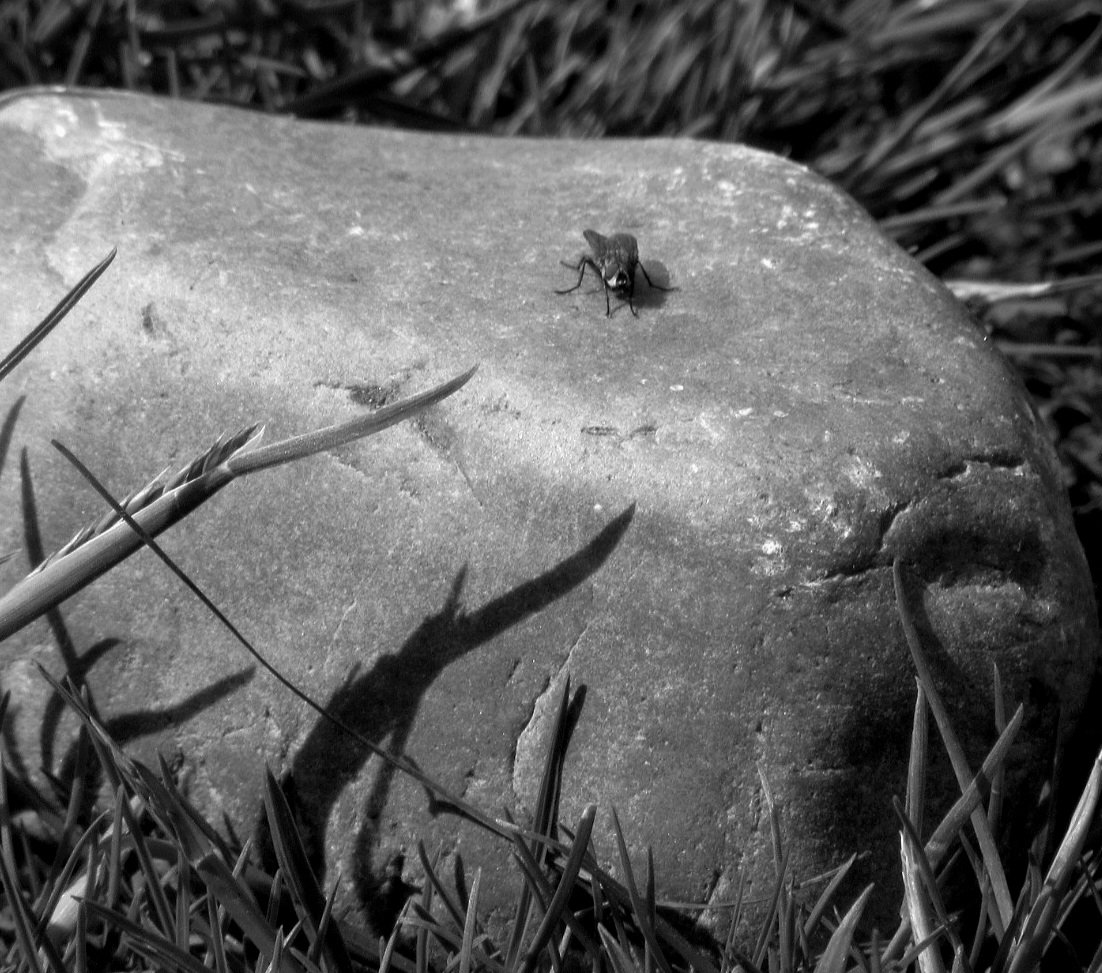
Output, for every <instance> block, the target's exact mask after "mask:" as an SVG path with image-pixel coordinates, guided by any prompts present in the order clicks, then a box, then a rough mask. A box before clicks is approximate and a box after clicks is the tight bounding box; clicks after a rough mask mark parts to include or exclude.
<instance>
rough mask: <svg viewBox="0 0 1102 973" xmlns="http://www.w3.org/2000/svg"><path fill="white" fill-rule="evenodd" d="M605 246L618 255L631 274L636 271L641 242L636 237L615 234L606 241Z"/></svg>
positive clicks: (628, 234)
mask: <svg viewBox="0 0 1102 973" xmlns="http://www.w3.org/2000/svg"><path fill="white" fill-rule="evenodd" d="M602 239H605V238H603V237H602ZM605 244H606V246H608V248H609V250H610V251H612V252H613V253H615V254H616V256H617V257H618V258H619V260H620V263H621V264H623V266H624V269H625V270H627V271H628V272H629V273H630V272H631V271H633V270H634V269H635V265H636V264H637V263H639V242H638V241H637V240H636V239H635V237H633V236H632V235H631V234H630V233H613V234H612V236H611V237H609V238H607V239H605Z"/></svg>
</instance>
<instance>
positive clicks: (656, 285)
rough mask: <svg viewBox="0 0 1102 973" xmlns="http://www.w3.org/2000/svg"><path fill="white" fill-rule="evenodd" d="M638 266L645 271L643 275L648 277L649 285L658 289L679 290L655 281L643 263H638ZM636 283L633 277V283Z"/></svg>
mask: <svg viewBox="0 0 1102 973" xmlns="http://www.w3.org/2000/svg"><path fill="white" fill-rule="evenodd" d="M636 266H638V268H639V269H640V270H641V271H643V276H644V277H646V278H647V287H653V288H654V289H655V290H656V291H675V290H677V288H676V287H663V286H662V285H661V284H656V283H654V281H652V280H651V279H650V274H648V273H647V268H646V267H644V266H643V265H642V264H641V263H640V264H637V265H636ZM634 283H635V280H634V279H633V280H632V284H634Z"/></svg>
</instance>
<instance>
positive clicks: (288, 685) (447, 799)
mask: <svg viewBox="0 0 1102 973" xmlns="http://www.w3.org/2000/svg"><path fill="white" fill-rule="evenodd" d="M469 374H470V373H468V377H469ZM55 445H57V447H58V448H59V449H60V450H61V452H62V453H63V454H64V455H65V456H66V458H67V459H68V460H69V462H71V463H72V464H73V465H74V466H75V467H76V468H77V469H78V470H79V471H80V473H81V474H82V475H83V476H84V477H85V478H86V479H88V481H89V482H90V483H91V484H92V486H93V487H94V488H95V490H96V492H97V493H99V494H100V496H101V497H102V498H103V499H104V500H105V501H106V502H107V503H108V504H109V505H110V506H111V507H113V508H114V510H115V512H116V513H117V514H118V515H119V516H120V517H121V518H122V519H123V521H125V523H126V524H127V525H128V526H129V527H130V528H131V530H133V531H134V532H135V533H136V534H137V535H138V536H139V537H140V538H141V540H142V542H143V543H145V545H146V546H147V547H149V549H150V550H151V551H153V553H154V554H156V555H157V557H159V558H160V559H161V561H162V562H163V563H164V564H165V565H166V566H167V567H168V568H169V570H171V571H172V572H173V574H175V575H176V576H177V577H178V578H179V579H180V580H181V581H182V582H183V583H184V584H185V585H186V586H187V588H188V590H190V591H191V592H192V594H194V595H195V596H196V597H197V598H198V599H199V600H200V601H201V602H202V603H203V604H204V605H205V606H206V608H207V609H208V610H209V611H210V612H211V613H212V614H214V616H215V617H216V618H218V620H219V621H220V622H221V623H222V624H223V626H224V627H225V628H226V629H227V631H229V632H230V634H232V635H233V636H234V638H236V639H237V640H238V642H240V643H241V645H242V646H244V648H245V650H246V651H247V652H249V654H250V655H252V657H253V658H254V659H255V660H256V661H257V662H258V663H259V664H260V665H261V666H262V667H263V668H264V669H265V670H266V671H267V672H268V673H269V674H270V675H272V676H273V677H274V678H275V679H276V680H277V681H278V682H279V683H280V685H282V686H283V687H284V688H285V689H287V690H288V692H290V693H292V694H293V695H294V696H295V697H297V698H298V699H300V700H301V701H302V702H304V703H306V705H307V706H309V707H310V708H311V709H313V710H314V712H316V713H317V714H318V715H319V716H320V717H322V719H324V720H327V721H328V722H330V723H331V724H332V725H333V726H335V727H336V728H337V729H339V730H340V731H341V732H343V733H346V734H348V736H349V737H350V738H351V739H353V740H355V741H356V742H357V743H359V744H360V745H361V746H363V747H365V748H366V749H367V750H368V751H369V752H371V753H373V754H375V755H376V756H378V757H379V758H381V759H382V760H384V761H386V762H387V763H388V764H390V765H391V766H393V767H394V768H395V769H396V770H400V771H401V772H402V773H404V774H406V775H408V776H410V777H412V778H413V779H414V780H416V781H417V782H418V783H419V784H421V785H422V786H424V787H425V788H427V789H428V790H429V791H430V792H431V793H432V794H433V795H434V796H435V798H436V800H437V801H438V802H440V803H444V804H447V805H449V806H451V807H453V808H455V810H456V811H457V812H458V813H460V814H462V815H463V816H464V817H467V818H468V819H469V820H471V821H473V822H475V823H477V824H480V825H482V826H483V827H484V828H486V829H487V830H489V831H492V832H493V833H495V834H497V835H499V836H500V837H503V838H506V839H508V838H509V837H510V836H511V834H512V833H513V830H514V829H513V827H511V826H510V825H509V824H508V823H507V822H505V821H501V820H498V819H496V818H492V817H490V816H489V815H488V814H486V813H484V812H483V811H481V810H479V809H478V808H476V807H475V806H474V805H472V804H470V803H469V802H467V801H465V800H464V799H463V798H460V797H458V796H456V795H453V794H451V792H450V791H449V790H448V789H447V788H446V787H444V786H443V785H442V784H439V783H437V782H436V781H435V780H433V779H432V778H431V777H430V776H429V775H428V774H426V773H425V772H424V771H422V770H421V769H420V768H419V767H418V766H417V765H416V764H415V763H413V761H412V760H410V759H409V758H408V757H405V756H402V755H398V754H392V753H390V751H388V750H386V749H384V748H383V747H380V746H379V745H378V744H376V743H374V742H373V741H371V740H369V739H368V738H367V737H365V736H364V735H363V734H362V733H360V732H359V731H358V730H356V729H354V728H353V727H351V726H349V725H348V724H346V723H345V722H344V721H343V720H340V719H338V718H337V717H335V716H333V715H332V714H331V713H330V712H329V711H328V710H326V709H325V707H323V706H322V705H321V704H320V703H318V702H316V701H315V700H314V699H313V698H312V697H310V696H309V695H308V694H307V693H306V692H305V691H304V690H302V689H300V688H299V687H298V686H297V685H296V684H295V683H293V682H292V681H291V680H290V679H288V678H287V677H286V676H284V675H283V674H282V673H281V672H279V670H277V669H276V668H275V666H273V665H272V664H271V663H270V662H269V661H268V660H267V659H266V658H265V657H264V655H263V654H262V653H261V652H260V651H259V649H257V648H256V647H255V646H253V644H252V643H251V642H250V641H249V640H248V639H246V638H245V636H244V635H243V634H242V633H241V632H240V631H239V630H238V629H237V627H236V626H235V625H234V624H233V623H232V622H231V621H230V620H229V618H228V617H227V616H226V615H225V613H224V612H222V611H221V609H219V608H218V606H217V605H215V604H214V602H213V601H212V600H211V599H210V598H209V597H208V596H207V595H206V593H205V592H203V591H202V590H201V589H200V588H199V586H198V585H197V584H196V583H195V582H194V581H193V580H192V579H191V578H190V577H189V576H188V575H187V574H186V573H185V572H184V570H183V569H182V568H180V566H179V565H177V564H176V562H175V561H174V560H173V559H172V558H171V557H169V555H168V554H167V553H166V552H165V551H164V549H163V548H161V546H160V545H159V544H158V543H157V542H156V541H155V540H154V539H153V537H152V536H150V534H149V533H148V532H147V531H146V530H145V529H144V527H142V526H141V524H139V523H138V522H137V521H136V520H135V519H134V518H133V517H132V516H131V515H130V514H129V513H127V511H126V510H124V509H123V508H122V507H121V506H120V505H119V503H118V502H117V501H116V500H115V498H114V497H112V496H111V494H110V493H109V492H108V491H107V490H106V489H105V488H104V487H103V485H102V484H101V483H100V482H99V481H98V480H97V479H96V477H95V476H94V475H93V474H92V473H91V471H89V470H88V468H87V467H86V466H84V464H83V463H81V462H80V460H78V459H77V458H76V457H75V456H74V455H73V454H72V453H71V452H69V450H67V449H66V448H65V447H63V446H61V445H60V444H55Z"/></svg>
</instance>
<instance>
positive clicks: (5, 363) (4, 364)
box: [0, 247, 118, 381]
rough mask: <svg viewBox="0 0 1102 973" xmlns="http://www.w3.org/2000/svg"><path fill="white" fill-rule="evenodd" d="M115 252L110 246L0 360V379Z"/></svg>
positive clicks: (74, 302)
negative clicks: (103, 255) (98, 260)
mask: <svg viewBox="0 0 1102 973" xmlns="http://www.w3.org/2000/svg"><path fill="white" fill-rule="evenodd" d="M117 252H118V249H117V248H116V247H112V248H111V252H110V253H109V254H108V255H107V256H106V257H104V258H103V259H102V260H101V261H100V262H99V263H98V264H96V265H95V266H94V267H93V268H92V269H91V270H89V271H88V273H86V274H85V275H84V276H83V277H82V278H81V279H80V280H79V281H77V283H76V284H75V285H74V287H73V288H72V290H70V291H69V293H68V294H66V295H65V296H64V297H63V298H62V299H61V300H60V301H59V302H58V303H57V306H56V307H55V308H54V309H53V310H52V311H51V312H50V313H49V314H47V315H46V317H44V318H43V319H42V321H41V322H40V323H39V324H38V326H37V327H36V328H34V329H33V330H32V331H31V333H30V334H28V335H27V336H26V337H25V338H24V339H23V340H22V341H20V342H19V344H17V345H16V346H15V347H14V348H13V349H12V350H11V351H9V352H8V353H7V354H6V355H5V356H4V358H3V360H2V361H0V381H3V380H4V379H5V378H7V376H8V375H9V374H10V372H11V371H12V369H14V368H15V366H16V365H18V364H19V363H20V362H21V361H22V360H23V359H24V358H26V357H27V355H29V354H30V353H31V352H32V351H33V350H34V349H35V347H36V346H37V345H38V344H39V343H40V342H41V341H42V340H43V339H44V338H45V337H46V336H47V335H48V334H49V333H50V332H51V331H53V329H54V328H56V327H57V326H58V325H59V324H60V323H61V321H62V319H63V318H64V317H65V315H66V314H68V313H69V312H70V311H71V310H72V309H73V308H74V307H76V305H77V302H78V301H79V300H80V299H81V298H82V297H83V296H84V295H85V294H86V293H88V290H89V289H90V288H91V286H92V285H93V284H94V283H95V282H96V281H97V280H99V278H100V276H101V275H102V274H103V272H104V271H105V270H106V269H107V268H108V267H109V266H111V261H112V260H114V259H115V254H116V253H117Z"/></svg>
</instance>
